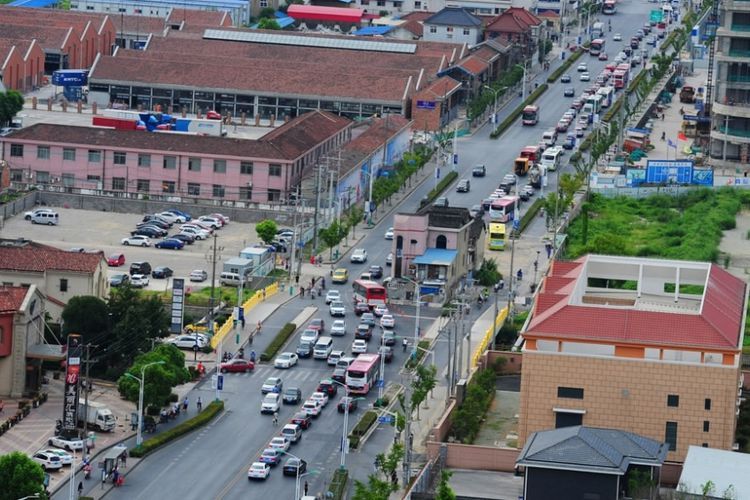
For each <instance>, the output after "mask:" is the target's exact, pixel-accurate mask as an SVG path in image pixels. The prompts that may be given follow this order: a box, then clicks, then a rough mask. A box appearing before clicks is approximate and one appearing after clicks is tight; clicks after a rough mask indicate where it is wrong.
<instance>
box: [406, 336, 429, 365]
mask: <svg viewBox="0 0 750 500" xmlns="http://www.w3.org/2000/svg"><path fill="white" fill-rule="evenodd" d="M417 345H418V346H419V347H420V348H421V349H417V353H416V358H411V357H410V358H409V361H407V362H406V365H404V366H406V368H407V369H408V370H413V369H414V368H416V366H417V365H418V364H419V362H420V361H422V358H424V356H425V352H424V351H423V350H422V349H424V350H427V349H429V348H430V342H429V341H427V340H420V341H419V343H417Z"/></svg>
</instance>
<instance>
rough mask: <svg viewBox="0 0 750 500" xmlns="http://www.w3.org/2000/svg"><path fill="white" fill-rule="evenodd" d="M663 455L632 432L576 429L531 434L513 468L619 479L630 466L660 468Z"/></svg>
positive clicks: (651, 442)
mask: <svg viewBox="0 0 750 500" xmlns="http://www.w3.org/2000/svg"><path fill="white" fill-rule="evenodd" d="M667 451H668V447H667V445H666V444H664V443H660V442H658V441H655V440H653V439H649V438H646V437H643V436H639V435H638V434H633V433H632V432H626V431H620V430H616V429H600V428H595V427H584V426H580V425H579V426H575V427H563V428H560V429H554V430H549V431H540V432H535V433H534V434H532V435H531V437H530V438H529V440H528V441H527V442H526V445H525V446H524V447H523V450H522V451H521V454H520V455H519V458H518V461H517V462H516V465H522V466H524V467H543V468H551V469H567V470H576V471H583V472H598V473H606V474H617V475H623V474H625V472H627V470H628V467H629V466H630V465H631V464H640V465H655V466H660V465H661V464H662V463H663V462H664V460H665V459H666V457H667Z"/></svg>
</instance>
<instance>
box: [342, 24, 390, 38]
mask: <svg viewBox="0 0 750 500" xmlns="http://www.w3.org/2000/svg"><path fill="white" fill-rule="evenodd" d="M391 30H393V26H366V27H364V28H360V29H358V30H357V31H355V32H354V33H352V34H353V35H357V36H383V35H385V34H386V33H388V32H390V31H391Z"/></svg>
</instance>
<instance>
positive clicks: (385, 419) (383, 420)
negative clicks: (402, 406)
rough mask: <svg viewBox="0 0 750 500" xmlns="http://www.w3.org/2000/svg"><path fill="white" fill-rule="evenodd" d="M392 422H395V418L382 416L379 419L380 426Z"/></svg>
mask: <svg viewBox="0 0 750 500" xmlns="http://www.w3.org/2000/svg"><path fill="white" fill-rule="evenodd" d="M391 422H393V417H391V416H390V415H381V416H380V417H378V423H379V424H390V423H391Z"/></svg>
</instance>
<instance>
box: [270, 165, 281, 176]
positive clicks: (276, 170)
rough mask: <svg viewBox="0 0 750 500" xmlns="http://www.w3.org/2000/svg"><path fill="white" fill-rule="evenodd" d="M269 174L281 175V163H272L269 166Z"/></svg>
mask: <svg viewBox="0 0 750 500" xmlns="http://www.w3.org/2000/svg"><path fill="white" fill-rule="evenodd" d="M268 175H270V176H271V177H281V165H279V164H277V163H272V164H270V165H269V166H268Z"/></svg>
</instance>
